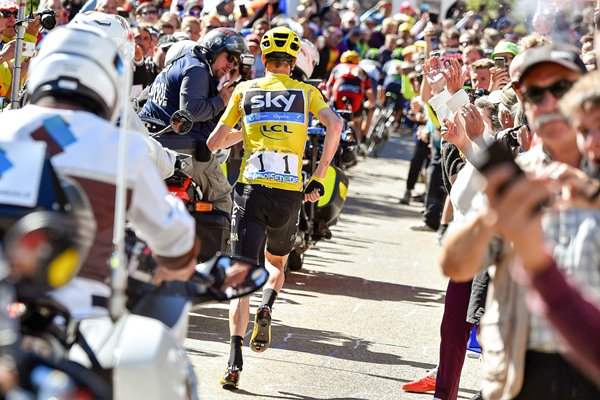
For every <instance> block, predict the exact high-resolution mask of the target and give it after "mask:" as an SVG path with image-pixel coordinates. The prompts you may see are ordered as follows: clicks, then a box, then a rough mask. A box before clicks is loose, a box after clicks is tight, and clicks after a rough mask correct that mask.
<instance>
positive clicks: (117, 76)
mask: <svg viewBox="0 0 600 400" xmlns="http://www.w3.org/2000/svg"><path fill="white" fill-rule="evenodd" d="M122 71H123V59H122V56H121V54H120V52H119V51H118V49H117V46H116V45H115V43H114V42H113V41H112V40H111V39H110V38H109V37H108V36H106V35H104V34H102V33H101V32H100V31H99V30H97V29H95V28H89V27H85V26H83V25H82V26H77V27H72V28H66V29H57V30H54V31H51V32H50V33H49V34H48V35H47V36H46V38H45V39H44V41H43V43H42V46H41V48H40V51H39V53H38V55H37V56H36V57H34V58H33V59H32V61H31V66H30V68H29V83H28V91H29V95H30V101H31V103H32V104H35V103H37V102H38V101H40V100H41V99H43V98H46V97H53V98H57V99H60V100H61V101H64V102H68V103H71V104H74V105H77V106H79V107H83V108H84V109H86V110H88V111H90V112H93V113H95V114H97V115H99V116H100V117H102V118H105V119H107V120H111V119H112V118H113V117H114V116H115V114H116V112H117V111H118V106H119V90H120V86H121V84H122V83H121V77H122Z"/></svg>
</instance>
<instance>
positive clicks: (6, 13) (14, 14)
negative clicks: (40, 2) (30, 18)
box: [0, 10, 19, 18]
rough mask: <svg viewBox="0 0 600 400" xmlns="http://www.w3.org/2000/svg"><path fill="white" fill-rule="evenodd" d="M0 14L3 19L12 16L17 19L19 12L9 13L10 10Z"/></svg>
mask: <svg viewBox="0 0 600 400" xmlns="http://www.w3.org/2000/svg"><path fill="white" fill-rule="evenodd" d="M0 14H1V15H2V16H3V17H4V18H10V16H11V15H12V16H13V17H15V18H17V15H19V12H18V11H17V10H14V11H10V10H2V11H0Z"/></svg>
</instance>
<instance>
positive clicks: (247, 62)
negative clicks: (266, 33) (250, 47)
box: [240, 53, 255, 81]
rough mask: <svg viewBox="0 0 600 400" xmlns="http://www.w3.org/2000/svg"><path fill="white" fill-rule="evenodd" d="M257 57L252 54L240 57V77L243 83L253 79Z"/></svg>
mask: <svg viewBox="0 0 600 400" xmlns="http://www.w3.org/2000/svg"><path fill="white" fill-rule="evenodd" d="M254 60H255V57H254V56H253V55H252V54H250V53H244V54H242V55H241V56H240V76H241V77H242V79H241V80H242V81H247V80H249V79H252V67H253V66H254Z"/></svg>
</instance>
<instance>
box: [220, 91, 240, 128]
mask: <svg viewBox="0 0 600 400" xmlns="http://www.w3.org/2000/svg"><path fill="white" fill-rule="evenodd" d="M241 86H242V85H237V87H236V88H235V90H234V91H233V94H232V95H231V98H230V99H229V104H227V108H225V112H223V116H222V117H221V121H220V122H221V123H222V124H225V125H227V126H230V127H232V128H233V127H234V126H235V125H236V124H237V123H238V121H239V120H240V118H241V116H242V115H241V113H240V102H241V100H242V90H241Z"/></svg>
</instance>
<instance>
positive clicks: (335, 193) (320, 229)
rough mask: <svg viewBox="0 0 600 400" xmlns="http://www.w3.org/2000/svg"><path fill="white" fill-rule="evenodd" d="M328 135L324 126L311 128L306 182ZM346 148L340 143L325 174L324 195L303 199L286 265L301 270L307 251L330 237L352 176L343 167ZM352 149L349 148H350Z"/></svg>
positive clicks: (305, 159) (303, 169)
mask: <svg viewBox="0 0 600 400" xmlns="http://www.w3.org/2000/svg"><path fill="white" fill-rule="evenodd" d="M324 138H325V129H324V128H323V127H322V126H318V125H317V126H313V127H310V128H308V140H307V144H306V148H305V154H304V159H303V164H302V176H303V179H304V182H308V180H309V179H310V177H311V176H312V175H313V173H314V172H315V170H316V169H317V164H318V159H319V155H320V152H321V150H322V145H323V141H324ZM344 149H348V147H346V148H344V147H342V148H341V149H340V147H338V154H336V158H337V161H335V159H334V163H332V165H330V166H329V167H328V168H327V172H326V175H325V182H324V186H325V195H324V196H322V197H321V198H320V199H319V201H318V202H317V203H313V202H304V203H303V206H302V207H301V209H300V220H299V224H298V232H297V234H296V243H295V244H294V249H293V250H292V252H291V253H290V255H289V257H288V261H287V265H286V269H287V270H290V271H299V270H300V269H302V265H303V263H304V255H305V253H306V251H307V250H308V249H309V248H310V247H312V246H314V244H315V243H317V242H318V241H319V240H321V239H331V237H332V233H331V230H330V229H329V228H330V227H331V226H333V225H335V224H336V223H337V220H338V217H339V215H340V213H341V211H342V208H343V206H344V202H345V201H346V194H347V192H348V185H349V179H348V177H347V175H346V174H345V173H344V171H343V170H342V168H340V166H338V165H342V166H343V165H344V164H343V163H342V160H343V158H342V156H343V154H344V153H343V151H344ZM348 151H350V150H348Z"/></svg>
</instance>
